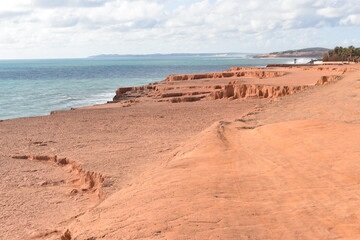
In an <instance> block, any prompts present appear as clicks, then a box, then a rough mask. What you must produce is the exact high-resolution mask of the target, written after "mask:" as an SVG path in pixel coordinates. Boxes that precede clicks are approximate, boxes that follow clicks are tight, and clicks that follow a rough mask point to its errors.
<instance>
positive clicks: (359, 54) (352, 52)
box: [323, 46, 360, 62]
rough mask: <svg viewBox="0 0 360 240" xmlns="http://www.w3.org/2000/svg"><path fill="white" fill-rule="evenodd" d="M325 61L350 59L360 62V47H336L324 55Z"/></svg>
mask: <svg viewBox="0 0 360 240" xmlns="http://www.w3.org/2000/svg"><path fill="white" fill-rule="evenodd" d="M323 61H324V62H328V61H350V62H360V48H355V47H354V46H349V47H347V48H344V47H335V48H334V49H332V50H330V51H328V52H327V53H325V54H324V55H323Z"/></svg>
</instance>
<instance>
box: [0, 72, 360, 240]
mask: <svg viewBox="0 0 360 240" xmlns="http://www.w3.org/2000/svg"><path fill="white" fill-rule="evenodd" d="M321 68H322V67H316V68H314V69H309V68H279V69H265V70H264V69H261V70H262V71H277V72H284V71H285V72H286V75H284V76H278V77H270V78H267V77H266V74H265V75H263V78H262V79H258V78H250V79H245V78H246V77H245V76H244V77H241V76H240V77H229V79H226V81H224V77H221V78H220V79H217V78H212V79H205V80H204V79H196V80H180V81H176V83H174V84H172V81H165V82H160V83H157V84H155V85H153V86H157V87H158V89H155V88H154V89H151V90H149V91H148V90H146V91H144V90H143V89H131V90H130V91H128V92H126V94H125V95H121V96H118V100H120V102H119V103H113V104H105V105H99V106H94V107H86V108H82V109H76V110H74V111H64V112H56V113H55V114H53V115H50V116H44V117H36V118H25V119H15V120H6V121H3V122H0V134H1V136H2V138H1V139H0V144H1V148H0V161H1V166H2V167H1V169H0V171H1V181H0V182H1V185H0V193H1V198H0V200H1V202H0V212H1V214H0V218H1V224H0V225H1V228H2V231H1V233H0V238H1V239H29V238H32V239H58V238H59V237H60V236H61V235H63V239H335V238H336V239H356V238H359V237H360V231H359V229H358V227H357V226H358V225H359V223H360V220H359V219H360V212H359V210H358V206H359V204H360V198H359V197H358V196H359V195H360V190H359V189H360V188H359V179H360V178H359V176H360V166H359V164H360V163H359V161H360V151H359V150H358V148H359V147H358V146H359V143H360V125H359V124H360V112H359V106H360V74H359V71H360V65H351V66H347V67H344V66H341V67H331V68H324V67H323V68H322V69H321ZM345 68H346V69H347V70H346V71H344V69H345ZM338 69H340V70H338ZM234 70H235V69H233V71H234ZM258 70H259V69H255V70H254V69H249V70H246V71H250V72H251V71H252V72H254V71H258ZM236 71H239V70H236ZM242 71H244V70H243V69H242ZM264 76H265V77H264ZM322 76H327V78H326V79H324V78H322ZM329 76H334V77H333V78H329ZM336 76H338V77H336ZM319 79H322V80H325V81H319ZM329 79H330V80H331V82H330V83H329V82H327V80H329ZM238 81H242V83H239V82H238ZM243 81H245V82H246V84H247V85H249V84H250V82H249V81H252V82H251V84H250V85H252V86H253V87H252V88H251V92H248V91H250V90H247V92H246V94H247V95H246V96H245V97H238V98H237V97H236V96H237V95H236V94H237V93H236V90H234V89H240V87H236V85H237V86H238V85H239V84H240V85H241V84H244V83H243ZM230 82H231V83H230ZM286 83H289V84H286ZM290 83H291V84H290ZM315 83H318V85H319V84H320V85H321V86H314V85H315ZM229 85H233V86H235V87H233V88H232V89H233V90H231V91H232V92H231V91H230V90H229V89H231V87H229ZM259 85H261V86H263V87H261V89H260V88H259V87H258V86H259ZM274 85H278V86H282V88H281V89H282V90H281V92H279V93H281V94H277V95H276V94H273V95H271V97H270V95H268V97H265V95H264V94H263V93H264V92H262V91H264V90H263V89H265V88H264V86H274ZM174 86H176V87H177V91H178V92H179V93H181V92H182V91H183V92H184V93H186V94H184V95H181V96H176V98H180V100H179V101H178V102H180V103H171V102H174V101H169V102H168V101H167V100H168V98H170V99H172V98H175V97H166V95H164V94H165V93H166V92H167V91H170V92H171V91H174V90H173V89H170V90H165V89H166V88H170V87H174ZM189 86H190V87H191V88H189ZM195 86H200V87H199V88H200V89H198V90H203V89H211V91H210V93H206V94H204V93H199V94H198V95H204V97H202V98H199V99H196V102H191V103H189V102H186V97H187V96H188V93H189V89H193V87H195ZM213 86H220V88H214V87H213ZM284 86H306V87H302V88H301V89H299V90H298V91H290V90H287V91H285V90H286V88H284ZM256 89H257V90H256ZM259 89H260V90H259ZM266 89H269V88H266ZM284 89H285V90H284ZM288 89H290V88H288ZM213 91H222V92H223V93H222V94H223V95H222V96H223V97H222V98H223V99H217V100H214V98H213V96H215V95H216V94H218V96H220V95H219V94H220V93H212V92H213ZM229 91H230V92H229ZM238 91H240V90H238ZM118 92H119V91H118ZM239 94H240V93H239ZM288 94H290V96H286V95H288ZM140 95H141V96H140ZM138 96H140V97H138ZM192 96H194V95H192ZM195 96H196V94H195ZM238 96H240V95H238ZM281 96H286V97H281ZM122 98H123V99H122ZM228 99H235V100H228ZM163 100H166V102H163ZM55 156H58V157H56V158H55ZM65 158H66V159H65ZM66 230H68V231H67V234H64V233H65V231H66ZM70 236H71V238H70Z"/></svg>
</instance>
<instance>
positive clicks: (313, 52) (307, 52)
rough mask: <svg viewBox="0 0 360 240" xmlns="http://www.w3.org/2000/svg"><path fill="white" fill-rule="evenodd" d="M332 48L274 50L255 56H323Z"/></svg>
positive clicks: (255, 56)
mask: <svg viewBox="0 0 360 240" xmlns="http://www.w3.org/2000/svg"><path fill="white" fill-rule="evenodd" d="M329 50H330V49H327V48H321V47H316V48H303V49H298V50H287V51H282V52H272V53H267V54H258V55H254V56H253V57H254V58H299V57H300V58H322V56H323V54H325V53H327V52H328V51H329Z"/></svg>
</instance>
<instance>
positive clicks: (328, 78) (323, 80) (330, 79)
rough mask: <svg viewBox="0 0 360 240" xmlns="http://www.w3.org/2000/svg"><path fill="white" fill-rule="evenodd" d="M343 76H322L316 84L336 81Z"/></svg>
mask: <svg viewBox="0 0 360 240" xmlns="http://www.w3.org/2000/svg"><path fill="white" fill-rule="evenodd" d="M340 79H341V76H322V77H321V78H320V79H319V80H318V81H317V82H316V83H315V86H320V85H324V84H327V83H331V82H335V81H337V80H340Z"/></svg>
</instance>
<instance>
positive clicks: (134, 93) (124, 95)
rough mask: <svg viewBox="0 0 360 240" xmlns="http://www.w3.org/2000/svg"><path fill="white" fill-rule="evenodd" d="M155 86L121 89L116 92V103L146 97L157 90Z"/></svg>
mask: <svg viewBox="0 0 360 240" xmlns="http://www.w3.org/2000/svg"><path fill="white" fill-rule="evenodd" d="M155 88H156V87H155V86H154V85H150V84H149V85H145V86H139V87H121V88H118V89H117V90H116V95H115V96H114V98H113V101H114V102H118V101H120V100H128V99H133V98H138V97H141V96H145V95H146V93H148V92H149V91H152V90H155Z"/></svg>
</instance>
